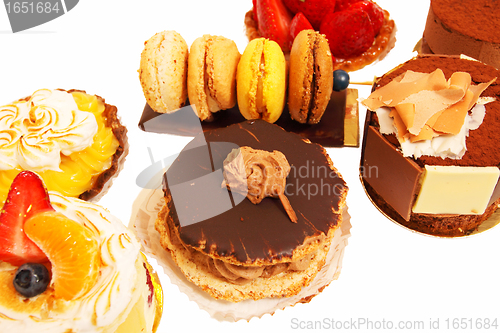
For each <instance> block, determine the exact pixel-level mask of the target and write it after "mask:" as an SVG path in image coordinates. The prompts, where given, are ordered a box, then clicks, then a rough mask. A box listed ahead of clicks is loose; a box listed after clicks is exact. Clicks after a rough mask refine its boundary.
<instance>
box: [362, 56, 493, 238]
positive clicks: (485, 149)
mask: <svg viewBox="0 0 500 333" xmlns="http://www.w3.org/2000/svg"><path fill="white" fill-rule="evenodd" d="M499 76H500V71H498V70H497V69H496V68H494V67H492V66H488V65H485V64H483V63H481V62H478V61H475V60H471V59H466V58H462V57H458V56H438V55H427V56H419V57H416V58H414V59H411V60H409V61H407V62H405V63H404V64H402V65H400V66H398V67H397V68H395V69H394V70H391V71H390V72H388V73H387V74H385V75H383V76H382V77H381V78H379V79H378V80H377V81H376V82H375V84H374V91H373V93H372V94H371V95H370V96H369V97H368V98H367V99H365V100H364V101H363V102H362V103H363V104H364V105H365V106H367V108H368V109H369V110H372V111H369V113H368V114H367V123H366V127H365V135H364V140H363V141H364V142H363V152H362V156H361V175H362V180H363V182H364V185H365V188H367V190H368V193H369V194H370V196H371V198H372V200H373V201H374V202H375V203H376V205H377V206H378V207H379V208H382V210H383V211H384V212H385V213H386V214H388V215H389V216H390V217H392V219H393V220H395V221H397V222H399V223H400V224H402V225H404V226H407V227H409V228H411V229H413V230H417V231H420V232H423V233H427V234H432V235H437V236H464V235H468V234H470V233H472V232H474V231H475V230H477V229H478V228H479V226H480V225H481V223H483V222H484V221H485V220H486V219H488V217H490V216H491V215H492V214H493V213H494V212H495V210H496V209H497V207H498V205H499V204H500V186H499V185H498V179H499V175H500V171H499V168H498V166H499V165H500V148H499V146H498V142H499V141H500V132H499V131H498V128H499V127H500V99H499V98H500V95H499V91H500V90H499V85H500V82H499V80H498V77H499Z"/></svg>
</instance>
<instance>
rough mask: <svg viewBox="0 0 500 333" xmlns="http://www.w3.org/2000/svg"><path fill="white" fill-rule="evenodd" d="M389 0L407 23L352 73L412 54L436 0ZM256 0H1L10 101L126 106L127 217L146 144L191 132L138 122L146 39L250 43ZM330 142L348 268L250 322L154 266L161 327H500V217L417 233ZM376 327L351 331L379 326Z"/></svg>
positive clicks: (110, 199)
mask: <svg viewBox="0 0 500 333" xmlns="http://www.w3.org/2000/svg"><path fill="white" fill-rule="evenodd" d="M378 3H379V4H380V5H381V6H382V7H383V8H385V9H387V10H389V12H390V13H391V17H392V18H393V19H394V20H395V22H396V25H397V28H398V32H397V35H396V37H397V42H396V46H395V48H394V49H393V50H392V51H391V52H390V53H389V55H388V56H387V57H386V58H385V59H384V60H383V61H382V62H379V63H377V64H375V65H373V66H370V67H368V68H366V69H364V70H361V71H359V72H356V73H353V74H352V75H351V81H353V82H354V81H356V82H362V81H371V80H372V79H373V77H374V76H379V75H382V74H384V73H385V72H386V71H388V70H389V69H391V68H393V67H394V66H396V65H398V64H399V63H401V62H404V61H406V60H408V59H410V58H411V57H412V55H413V54H412V50H413V47H414V46H415V44H416V43H417V42H418V40H419V39H420V37H421V35H422V31H423V28H424V25H425V20H426V17H427V11H428V8H429V1H428V0H427V1H424V0H418V1H410V0H379V1H378ZM251 6H252V3H251V1H250V0H227V1H222V0H212V1H187V0H186V1H180V0H176V1H161V0H142V1H119V0H114V1H109V0H106V1H103V0H81V1H80V3H79V4H78V5H77V6H76V7H75V8H74V9H73V10H71V11H70V12H68V13H67V14H66V15H64V16H62V17H60V18H58V19H56V20H54V21H51V22H48V23H46V24H44V25H41V26H38V27H35V28H32V29H30V30H28V31H25V32H20V33H16V34H13V33H12V32H11V30H10V26H9V23H8V19H7V15H6V11H5V9H4V8H3V7H0V104H6V103H9V102H11V101H13V100H16V99H18V98H21V97H24V96H27V95H30V94H31V93H32V92H34V91H35V90H37V89H39V88H64V89H71V88H75V89H83V90H86V91H87V92H88V93H92V94H98V95H100V96H102V97H104V98H105V99H106V101H107V102H108V103H110V104H114V105H116V106H117V107H118V110H119V114H120V116H121V119H122V121H123V123H124V124H125V125H126V126H127V128H128V136H129V142H130V153H129V155H128V157H127V160H126V162H125V167H124V169H123V171H122V172H121V173H120V175H119V176H118V177H117V178H116V180H115V182H114V184H113V186H112V188H111V189H110V191H109V192H108V193H107V194H106V195H105V197H104V198H103V199H102V200H101V201H100V204H102V205H103V206H104V207H106V208H107V209H109V210H110V211H111V212H112V213H113V214H115V215H117V216H118V217H119V218H120V219H121V220H122V221H123V222H124V223H125V224H128V223H129V220H130V218H131V216H130V215H131V207H132V204H133V202H134V200H135V199H136V197H137V195H138V193H139V191H140V190H141V189H140V188H139V187H138V186H137V185H136V183H135V179H136V177H137V175H138V174H139V173H140V172H141V171H142V170H144V169H145V168H146V167H148V166H149V165H150V164H151V160H150V157H149V154H148V149H147V148H148V147H150V148H151V149H152V152H153V157H154V159H155V160H159V159H162V158H165V157H167V156H171V155H172V154H175V153H178V152H179V151H180V150H181V149H182V147H184V145H185V144H186V143H187V142H188V141H189V140H190V138H186V137H178V136H169V135H152V134H147V133H144V132H142V131H140V130H139V129H138V126H137V123H138V121H139V118H140V116H141V113H142V110H143V107H144V104H145V99H144V97H143V94H142V89H141V85H140V82H139V79H138V73H137V69H138V68H139V61H140V54H141V51H142V49H143V45H144V44H143V43H144V41H146V40H147V39H149V38H150V37H151V36H152V35H154V34H155V33H156V32H159V31H162V30H176V31H177V32H179V33H180V34H181V35H182V36H183V37H184V38H185V40H186V41H187V43H188V45H190V44H191V43H192V42H193V41H194V39H195V38H197V37H199V36H201V35H203V34H207V33H209V34H215V35H223V36H225V37H228V38H231V39H233V40H234V41H235V42H236V44H237V45H238V48H239V49H240V52H243V50H244V48H245V46H246V44H247V40H246V37H245V34H244V24H243V18H244V15H245V12H246V11H247V10H249V9H250V8H251ZM483 24H487V23H483ZM351 87H352V88H358V89H359V95H360V97H367V96H368V94H369V89H370V87H369V86H363V85H361V86H357V85H351ZM360 114H361V117H360V118H361V119H360V124H363V120H364V114H365V109H363V108H361V111H360ZM328 152H329V154H330V156H331V157H332V159H333V161H334V163H335V166H336V167H337V168H338V169H339V171H340V172H341V173H342V175H343V177H344V178H345V179H346V181H347V184H348V186H349V188H350V191H349V194H348V198H347V202H348V206H349V212H350V214H351V215H352V220H351V221H352V225H353V227H352V230H351V233H352V237H351V238H350V239H349V245H348V246H347V248H346V252H345V257H344V264H343V269H342V273H341V275H340V278H339V279H338V280H337V281H334V282H332V283H331V284H330V286H329V287H327V288H326V289H325V290H324V291H323V293H321V294H320V295H319V296H317V297H315V298H314V299H313V300H312V301H311V302H310V303H309V304H298V305H296V306H294V307H290V308H287V309H285V310H284V311H277V312H276V313H275V314H274V315H273V316H271V315H265V316H264V317H262V318H261V319H257V318H254V319H252V320H250V321H249V322H246V321H239V322H237V323H228V322H218V321H216V320H215V319H213V318H211V317H210V316H209V315H208V314H207V313H206V312H204V311H202V310H199V308H198V306H197V305H196V304H195V303H193V302H191V301H189V300H188V298H187V297H186V295H184V294H182V293H181V292H179V290H178V288H177V287H176V286H174V285H172V284H171V283H170V281H169V279H168V277H167V276H166V275H165V274H163V272H162V270H161V268H159V267H158V266H156V264H155V267H157V270H158V272H159V275H160V277H161V280H162V284H163V290H164V296H165V305H164V314H163V318H162V322H161V326H160V329H159V332H167V331H168V332H177V331H180V330H181V329H182V330H184V331H187V332H194V331H198V332H203V331H217V332H234V331H235V330H236V331H239V332H271V331H273V332H274V331H277V330H279V331H298V330H299V329H297V326H299V324H300V325H301V326H302V325H307V322H308V321H323V320H324V319H334V320H335V321H341V322H342V321H348V322H350V321H351V320H357V319H358V318H364V319H366V320H371V321H372V322H373V323H374V324H375V325H379V324H382V322H383V321H384V320H385V321H386V322H387V321H391V322H392V323H393V325H394V328H396V327H397V325H398V323H399V322H400V321H403V322H404V324H407V325H412V324H413V322H415V321H422V322H423V323H424V325H425V328H426V331H427V330H429V329H430V327H429V322H430V320H431V319H432V320H434V321H435V320H437V319H439V320H440V322H439V323H440V326H439V327H440V328H441V330H443V329H446V327H447V326H446V319H447V318H450V323H451V320H452V319H453V318H467V319H469V318H472V323H473V324H475V321H476V319H478V318H479V319H483V318H490V319H493V318H499V319H498V324H499V325H500V311H499V310H500V305H499V302H498V299H499V298H500V283H499V281H500V272H499V270H498V255H499V253H500V227H496V228H494V229H492V230H489V231H487V232H485V233H482V234H480V235H476V236H473V237H468V238H462V239H439V238H433V237H428V236H422V235H420V234H415V233H413V232H410V231H408V230H406V229H404V228H402V227H400V226H398V225H396V224H394V223H392V222H390V221H389V220H387V219H386V218H385V217H384V216H382V215H381V214H380V213H379V212H378V210H377V209H376V208H375V207H374V206H373V205H372V204H371V202H370V201H369V200H368V198H367V196H366V195H365V193H364V190H363V188H362V186H361V183H360V181H359V176H358V165H359V158H360V153H361V148H335V149H328ZM311 205H314V201H311ZM0 297H1V295H0ZM294 318H295V319H294ZM323 328H328V327H326V326H324V327H323ZM347 328H349V327H347ZM365 328H366V326H363V327H352V328H351V330H352V331H360V332H362V331H368V330H366V329H365ZM421 328H423V327H421ZM415 330H416V329H415ZM380 331H383V330H380ZM408 331H413V330H408ZM451 331H452V330H451ZM456 331H461V332H464V331H467V330H456ZM471 331H475V330H471ZM479 331H484V330H479ZM489 331H492V330H491V329H490V330H489Z"/></svg>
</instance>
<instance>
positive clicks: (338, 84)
mask: <svg viewBox="0 0 500 333" xmlns="http://www.w3.org/2000/svg"><path fill="white" fill-rule="evenodd" d="M348 86H349V74H348V73H347V72H346V71H344V70H342V69H337V70H335V71H333V90H335V91H341V90H345V89H347V87H348Z"/></svg>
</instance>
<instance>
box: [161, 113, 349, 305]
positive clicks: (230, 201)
mask: <svg viewBox="0 0 500 333" xmlns="http://www.w3.org/2000/svg"><path fill="white" fill-rule="evenodd" d="M240 147H241V148H240ZM244 147H245V149H250V150H252V151H253V152H258V153H256V154H263V155H262V156H267V157H263V158H264V159H266V158H267V160H262V163H261V162H256V163H255V164H253V165H252V166H251V168H252V170H253V172H254V174H258V173H259V170H256V169H258V168H259V166H260V167H261V166H262V165H266V163H269V162H270V161H275V159H271V157H269V156H270V155H273V154H279V155H280V156H283V155H284V157H285V158H286V160H288V163H289V166H290V169H289V173H288V177H287V178H286V186H285V188H284V194H285V195H286V197H287V199H288V202H289V204H290V206H291V209H292V210H293V212H294V213H295V216H296V219H295V220H293V219H292V217H291V216H292V215H290V214H289V211H288V210H287V209H285V206H284V204H283V203H282V201H281V200H280V199H281V197H280V199H278V198H275V197H265V198H263V199H262V201H260V203H253V202H252V201H250V197H245V196H243V195H242V194H240V193H238V192H237V191H235V190H233V191H231V190H228V188H227V186H224V178H225V176H226V174H224V173H223V172H222V170H225V171H224V172H226V171H227V170H228V169H225V166H224V165H225V164H224V163H225V162H224V161H225V160H226V159H227V158H228V155H229V154H230V153H232V154H234V152H235V151H238V150H234V149H235V148H240V150H241V151H243V149H244ZM281 154H283V155H281ZM259 156H261V155H259ZM259 158H260V157H259ZM245 165H246V164H245ZM272 165H273V166H272V168H273V169H276V170H281V168H282V165H276V164H272ZM246 166H247V167H248V165H246ZM261 171H263V174H264V176H266V169H264V170H261ZM264 178H266V177H264ZM248 179H249V180H248V181H249V185H248V186H249V187H248V188H249V189H250V188H251V187H250V178H248ZM231 186H232V185H231ZM231 188H232V187H231ZM347 190H348V189H347V186H346V184H345V182H344V180H343V179H342V177H341V175H340V174H339V173H338V172H337V170H336V169H335V168H334V167H333V164H332V161H331V160H330V158H329V157H328V155H327V153H326V151H325V150H324V148H323V147H321V146H320V145H318V144H314V143H310V142H309V141H308V140H305V139H302V138H300V136H298V135H296V134H293V133H289V132H286V131H284V130H283V129H282V128H280V127H279V126H277V125H274V124H268V123H266V122H265V121H262V120H254V121H245V122H242V123H240V124H235V125H231V126H228V127H226V128H222V129H216V130H210V131H206V132H204V133H202V134H200V135H198V136H196V137H195V138H194V139H193V141H191V142H190V143H189V144H188V145H187V146H186V147H185V148H184V149H183V150H182V152H181V153H180V155H179V157H178V158H177V159H176V161H175V162H174V163H173V164H172V165H171V167H170V168H169V170H168V171H167V172H166V174H165V175H164V177H163V191H164V199H165V205H164V207H163V209H162V210H161V212H160V213H159V215H158V219H157V221H156V230H157V231H158V232H159V233H160V235H161V243H162V246H163V247H164V248H165V249H166V250H167V251H169V252H170V254H171V255H172V258H173V259H174V261H175V262H176V264H177V265H178V266H179V267H180V269H181V270H182V272H183V273H184V275H185V276H186V277H187V278H188V280H190V281H191V282H193V283H195V284H196V285H198V286H199V287H201V288H202V289H203V290H204V291H206V292H207V293H208V294H210V295H211V296H212V297H214V298H216V299H225V300H229V301H232V302H239V301H242V300H245V299H254V300H258V299H262V298H266V297H289V296H292V295H296V294H298V293H299V292H300V290H301V289H302V288H303V287H305V286H307V285H309V283H310V282H311V281H312V280H313V279H314V278H315V277H316V275H317V273H318V272H319V271H320V270H321V268H322V267H323V266H324V265H325V258H326V255H327V253H328V251H329V249H330V247H332V246H333V247H335V242H336V237H335V235H336V234H337V233H338V232H336V231H340V228H339V227H340V225H341V223H342V210H343V208H344V207H345V199H346V195H347ZM282 194H283V193H282ZM290 206H289V207H290ZM326 264H328V263H326ZM328 283H329V282H326V283H325V286H326V285H327V284H328ZM307 301H309V299H308V300H307Z"/></svg>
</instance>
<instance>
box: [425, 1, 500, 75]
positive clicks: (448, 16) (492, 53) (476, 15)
mask: <svg viewBox="0 0 500 333" xmlns="http://www.w3.org/2000/svg"><path fill="white" fill-rule="evenodd" d="M499 13H500V3H499V2H498V1H496V0H463V1H455V0H431V4H430V7H429V14H428V16H427V23H426V26H425V30H424V48H423V52H424V53H426V52H431V53H435V54H448V55H460V54H465V55H468V56H469V57H472V58H475V59H477V60H480V61H482V62H484V63H486V64H489V65H492V66H494V67H496V68H499V67H500V35H499V34H498V31H499V29H500V14H499Z"/></svg>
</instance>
